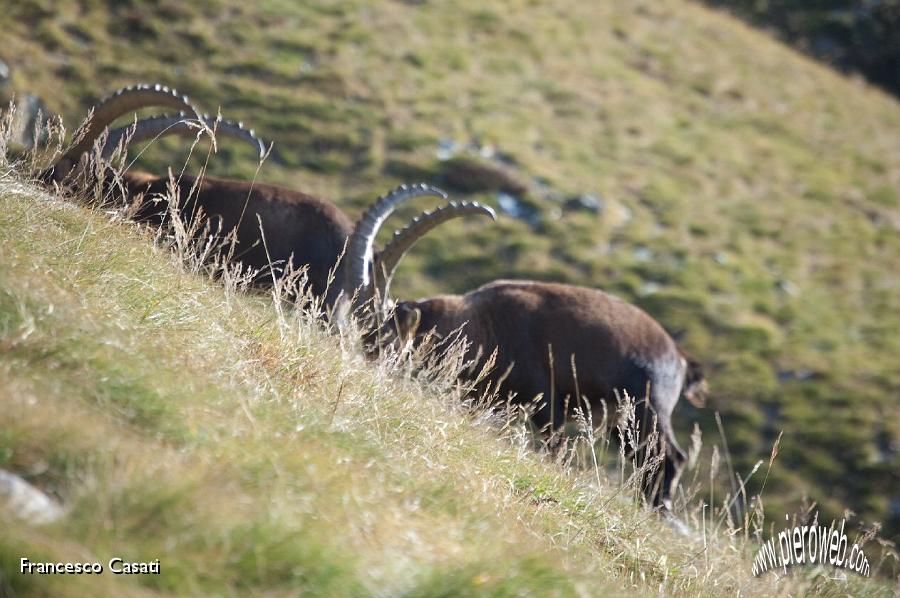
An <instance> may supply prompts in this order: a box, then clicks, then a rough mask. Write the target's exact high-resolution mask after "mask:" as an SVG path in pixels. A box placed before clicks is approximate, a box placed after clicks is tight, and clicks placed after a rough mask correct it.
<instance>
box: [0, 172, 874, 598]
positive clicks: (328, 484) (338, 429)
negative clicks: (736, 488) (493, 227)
mask: <svg viewBox="0 0 900 598" xmlns="http://www.w3.org/2000/svg"><path fill="white" fill-rule="evenodd" d="M0 202H2V205H3V210H2V211H0V348H2V349H0V350H2V360H0V404H2V405H3V406H4V408H3V409H2V410H0V430H2V433H0V466H2V467H3V468H6V469H11V470H13V471H17V472H20V473H22V474H23V475H25V476H26V477H27V478H28V479H29V480H30V481H31V482H32V483H34V484H37V485H38V486H40V487H42V488H44V489H45V490H47V491H50V492H52V493H53V494H54V495H56V496H59V497H61V498H62V499H63V501H64V504H65V505H66V506H67V508H68V510H69V512H68V513H67V514H66V516H65V517H64V518H63V520H62V521H61V522H59V523H56V524H53V525H50V526H45V527H40V528H37V527H33V526H29V525H23V524H21V523H19V522H16V521H14V520H12V519H5V520H4V518H8V517H10V514H9V513H7V512H5V511H4V512H2V513H0V527H2V528H3V529H4V533H3V534H2V537H0V594H2V595H18V594H19V593H22V594H25V593H28V594H29V595H48V596H50V595H52V596H66V595H68V596H84V595H87V593H88V592H90V594H91V595H95V596H105V595H109V596H121V595H143V594H144V592H155V593H161V594H163V595H170V594H171V595H179V596H184V595H213V594H215V595H230V594H241V595H244V594H248V593H250V594H257V593H259V594H261V593H267V595H295V592H297V591H298V590H303V591H305V592H307V593H309V594H322V595H338V594H340V595H352V594H359V595H362V594H370V593H372V592H380V593H386V594H389V595H397V594H404V595H411V596H416V595H450V594H456V593H460V592H462V593H471V592H475V593H480V594H485V595H521V593H520V592H526V593H531V594H533V595H546V594H548V593H555V594H556V595H561V596H565V595H576V594H577V593H582V594H583V593H585V592H586V593H588V594H596V595H608V594H609V593H618V592H619V591H624V592H627V593H629V594H632V593H634V592H640V593H657V592H658V591H659V590H663V591H665V592H666V593H681V592H683V593H685V594H690V595H697V594H700V595H723V594H733V593H735V592H736V591H738V589H740V588H742V589H743V591H744V592H747V593H751V594H757V593H759V594H761V595H772V594H773V593H775V592H777V591H778V590H779V589H780V590H782V591H792V592H799V593H802V592H804V591H811V592H815V593H825V594H826V595H827V594H834V595H838V594H842V593H843V592H844V591H846V590H847V589H848V588H847V587H845V586H844V584H841V583H837V584H835V583H833V582H832V581H830V580H827V579H826V580H823V579H821V578H820V579H819V580H818V581H815V580H812V579H811V578H806V577H805V576H806V575H812V574H814V573H815V571H813V570H802V571H801V572H800V575H799V576H798V577H796V578H794V579H792V580H789V581H788V582H786V583H785V582H784V581H782V582H781V583H780V586H779V585H777V584H776V581H775V576H773V575H771V574H770V575H767V576H765V577H763V578H759V579H754V578H752V577H751V576H750V562H749V560H748V559H747V555H748V554H749V551H750V550H751V549H752V546H746V545H744V544H743V543H742V542H741V541H740V540H739V539H738V540H737V541H736V543H735V544H732V543H731V542H730V541H729V540H728V539H727V538H726V537H724V535H722V534H720V533H716V532H714V531H712V527H713V522H712V521H710V522H709V530H708V532H707V533H705V535H706V539H705V540H704V538H703V537H701V535H699V534H698V536H697V537H696V538H695V539H687V538H684V537H681V536H679V535H677V534H675V533H674V532H673V531H672V530H670V529H668V528H667V527H666V526H665V525H663V524H662V523H661V522H660V521H659V520H658V519H657V518H656V517H654V516H653V515H652V514H651V513H649V512H647V511H644V510H642V509H639V508H635V507H634V506H633V505H632V504H631V502H630V501H629V500H628V499H627V498H626V497H625V495H624V494H622V493H621V492H620V491H619V490H618V488H619V486H618V485H617V484H616V483H613V482H608V481H606V478H605V477H601V478H600V479H599V485H597V484H594V483H593V482H591V480H592V476H591V475H586V476H585V477H584V478H581V477H579V476H578V475H577V474H575V473H571V472H570V473H566V470H565V469H562V468H559V467H556V466H553V465H550V464H546V463H542V462H541V461H540V460H539V459H538V458H537V457H536V455H535V454H534V453H533V452H532V451H530V450H527V449H525V448H524V447H521V446H517V445H516V444H515V443H512V444H511V443H510V442H508V441H507V440H503V439H500V438H498V434H497V432H496V431H494V430H491V429H489V428H488V427H487V426H486V425H485V424H484V423H478V421H476V420H473V418H472V417H469V416H466V415H465V414H464V413H462V412H461V410H460V409H459V407H458V406H459V405H460V400H459V398H458V397H457V396H455V394H454V393H453V392H450V391H448V390H442V389H441V388H440V387H433V388H432V389H431V390H427V389H426V390H422V388H421V387H420V386H418V384H417V383H415V382H414V381H411V380H408V379H407V380H403V379H402V378H397V377H390V376H388V371H389V370H391V368H388V367H386V366H381V367H373V366H368V365H366V364H364V363H363V362H362V361H361V360H360V358H359V357H358V356H357V355H356V354H355V353H354V352H352V351H351V352H347V351H346V350H343V349H342V347H341V343H339V342H338V339H337V338H336V337H333V336H329V335H327V334H324V333H323V332H322V331H320V330H318V329H317V328H316V326H314V325H312V324H311V323H310V321H309V320H307V319H306V318H304V317H303V316H298V315H294V316H286V317H285V319H279V318H278V317H277V315H276V312H275V310H274V309H272V307H271V304H270V302H269V301H268V300H266V299H265V298H260V297H254V296H248V295H235V294H234V293H232V292H227V291H224V290H222V289H221V287H220V286H219V285H216V284H213V283H209V282H207V281H206V280H204V279H203V278H202V277H198V276H194V275H191V274H189V273H186V272H185V271H184V270H183V269H182V268H180V267H179V266H178V265H177V263H176V260H175V259H174V258H173V257H172V256H171V254H169V253H168V252H166V251H163V250H160V249H158V248H155V247H154V246H153V245H152V244H151V243H149V242H148V239H147V238H146V236H145V234H143V233H142V232H140V231H139V230H137V229H135V228H134V227H131V226H128V225H121V224H114V223H110V222H109V221H108V219H107V217H106V216H104V215H102V214H99V213H97V212H90V211H86V210H83V209H80V208H76V207H73V206H71V205H70V204H65V203H61V202H56V201H53V200H51V199H49V198H46V197H42V196H40V195H39V194H38V193H36V192H35V191H34V190H29V189H28V188H23V187H22V186H20V185H17V184H16V183H13V182H12V181H11V180H10V179H8V178H7V179H0ZM698 529H699V526H698ZM738 538H740V536H738ZM705 545H706V548H704V546H705ZM114 555H121V556H124V557H125V558H126V559H131V560H141V559H146V560H150V559H155V558H159V559H160V560H161V562H162V569H163V575H160V576H158V577H157V576H136V577H132V578H128V577H127V576H125V577H116V576H111V575H108V574H107V575H103V576H100V577H96V576H44V577H37V576H35V577H23V576H20V575H18V574H17V570H18V559H19V558H20V557H21V556H28V557H29V558H30V559H31V560H32V561H35V562H37V561H46V560H53V561H57V560H62V561H66V560H69V561H71V560H79V561H81V560H84V561H93V560H100V561H101V562H105V561H106V560H107V559H108V558H110V557H111V556H114ZM850 583H851V584H852V585H851V589H852V591H853V592H855V593H863V594H873V595H874V594H879V593H884V592H887V591H888V590H887V588H886V587H879V586H876V585H867V584H864V583H863V582H862V580H861V578H858V577H856V576H851V578H850Z"/></svg>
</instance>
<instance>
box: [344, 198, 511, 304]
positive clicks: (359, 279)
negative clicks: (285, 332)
mask: <svg viewBox="0 0 900 598" xmlns="http://www.w3.org/2000/svg"><path fill="white" fill-rule="evenodd" d="M421 196H432V197H439V198H441V199H446V198H447V194H446V193H445V192H444V191H442V190H441V189H438V188H437V187H432V186H430V185H426V184H424V183H420V184H417V185H400V186H399V187H397V188H396V189H394V190H393V191H391V192H390V193H387V194H386V195H383V196H382V197H379V198H378V200H376V202H375V203H374V204H373V205H372V206H371V207H370V208H369V209H368V210H366V212H365V213H364V214H363V215H362V217H361V218H360V219H359V222H358V223H357V224H356V227H355V228H354V230H353V234H352V235H351V236H350V241H349V243H348V248H347V256H346V259H347V260H348V264H347V266H346V267H345V270H344V287H343V289H344V292H345V293H346V294H347V296H354V294H355V296H356V298H357V301H358V302H359V303H363V304H364V303H367V302H368V301H371V300H372V299H373V298H376V294H377V299H378V300H380V301H384V300H385V299H386V293H387V290H388V286H389V284H390V280H391V278H392V277H393V274H394V271H395V270H396V268H397V265H398V264H399V263H400V260H401V259H402V258H403V256H404V255H405V254H406V252H407V251H408V250H409V249H410V248H411V247H412V246H413V245H414V244H415V243H416V241H418V240H419V239H420V238H422V237H423V236H424V235H425V234H427V233H428V232H429V231H430V230H432V229H434V228H435V227H437V226H438V225H440V224H442V223H444V222H447V221H448V220H452V219H454V218H460V217H462V216H468V215H473V214H477V215H483V216H488V217H490V218H491V219H492V220H496V214H495V213H494V211H493V210H492V209H490V208H489V207H487V206H483V205H481V204H478V203H468V202H463V203H455V202H450V203H448V204H445V205H444V206H442V207H440V208H438V209H436V210H434V211H432V212H423V213H422V214H420V215H419V216H418V217H416V218H414V219H413V220H412V221H411V222H410V223H409V224H408V225H407V226H406V227H405V228H404V229H403V230H400V231H397V232H396V233H394V238H393V240H392V241H391V242H390V243H389V244H388V246H387V247H385V250H384V252H382V254H381V255H379V257H378V260H377V262H376V261H375V259H374V245H375V236H376V235H377V234H378V231H379V229H380V228H381V225H382V224H383V223H384V221H385V220H386V219H387V217H388V216H390V215H391V213H392V212H393V211H394V210H395V209H396V208H397V207H398V206H399V205H400V204H402V203H404V202H406V201H407V200H409V199H412V198H413V197H421ZM373 262H374V263H373ZM373 270H374V279H373V277H372V276H370V271H373Z"/></svg>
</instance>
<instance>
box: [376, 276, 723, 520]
mask: <svg viewBox="0 0 900 598" xmlns="http://www.w3.org/2000/svg"><path fill="white" fill-rule="evenodd" d="M385 332H389V333H393V334H395V335H397V336H399V337H400V338H401V339H404V340H407V341H412V342H414V343H415V342H419V341H420V340H421V339H422V338H423V337H424V335H426V334H428V333H433V334H435V335H436V336H437V337H438V338H441V337H450V335H452V334H454V333H461V335H463V336H465V337H466V339H467V341H468V342H469V343H470V345H469V348H468V354H467V358H468V359H471V360H475V361H476V363H478V362H479V360H480V362H482V363H483V361H484V358H485V356H486V355H490V354H491V352H492V351H494V349H495V348H496V350H497V361H496V365H495V367H494V368H493V370H492V373H491V374H489V375H488V377H487V378H486V379H485V381H484V384H483V385H482V387H481V389H480V390H483V389H484V388H487V387H489V386H490V387H493V388H498V389H499V396H500V397H501V398H506V397H507V396H508V395H509V393H514V394H515V395H516V400H517V401H521V402H526V401H531V400H533V399H534V397H536V396H537V395H542V396H543V404H542V406H541V407H540V408H539V409H538V410H537V411H536V413H535V414H534V416H533V417H534V422H535V424H536V425H538V426H539V427H545V426H547V424H552V426H553V427H554V429H557V428H559V426H561V425H562V424H563V423H564V418H565V417H566V416H567V415H571V413H572V411H573V409H574V408H575V407H577V406H578V405H579V403H580V401H579V397H578V395H577V393H576V391H577V392H580V394H581V396H582V397H585V398H586V399H587V400H588V401H589V403H590V406H591V410H592V412H593V417H594V421H595V422H597V421H599V419H600V417H601V415H602V411H600V409H601V408H602V406H601V402H603V401H606V402H609V401H612V402H613V405H615V400H616V392H619V393H622V392H627V393H628V395H629V396H630V397H633V398H634V399H635V400H636V402H637V410H636V411H637V413H636V416H637V418H638V419H637V421H638V422H640V421H642V420H643V421H645V422H647V423H645V424H644V429H645V430H646V429H648V428H649V422H652V420H653V419H654V418H655V420H656V426H657V430H658V431H659V435H660V438H661V440H662V443H663V445H664V447H665V456H664V467H663V468H662V473H663V476H662V478H663V479H662V480H654V483H653V484H651V485H650V486H648V495H649V497H650V498H651V499H652V500H653V501H654V502H655V503H656V504H660V503H662V504H669V501H670V499H671V496H672V493H673V491H674V489H675V487H676V485H677V483H678V478H679V476H680V474H681V470H682V467H683V464H684V462H685V454H684V452H683V451H682V450H681V448H680V446H679V444H678V441H677V439H676V438H675V433H674V430H673V429H672V411H673V409H674V408H675V404H676V403H677V402H678V399H679V397H680V396H681V395H682V394H683V395H684V396H685V397H686V398H687V399H688V400H689V401H690V402H691V403H693V404H695V405H698V406H699V405H701V404H702V403H703V396H704V394H705V391H706V382H705V380H704V378H703V375H702V372H701V371H700V369H699V365H698V364H697V363H696V362H695V361H693V360H691V359H690V358H688V357H687V356H686V355H685V353H684V352H683V351H682V350H681V349H680V348H679V347H678V345H677V344H676V343H675V341H674V340H673V339H672V338H671V337H670V336H669V335H668V334H667V333H666V331H665V330H663V328H662V326H660V325H659V324H658V323H657V322H656V320H654V319H653V318H652V317H650V316H649V315H648V314H647V313H645V312H643V311H642V310H640V309H638V308H637V307H635V306H633V305H631V304H629V303H626V302H625V301H622V300H621V299H618V298H616V297H614V296H612V295H609V294H607V293H604V292H603V291H599V290H595V289H589V288H585V287H579V286H572V285H564V284H554V283H545V282H526V281H497V282H493V283H491V284H488V285H485V286H483V287H481V288H479V289H477V290H475V291H472V292H470V293H467V294H466V295H448V296H442V297H436V298H432V299H424V300H420V301H403V302H399V303H398V304H397V305H396V306H395V310H394V317H393V318H392V319H391V320H390V321H389V323H388V324H387V325H386V327H384V328H382V330H381V333H382V335H384V333H385ZM388 340H391V335H390V334H388ZM380 342H381V343H384V342H386V340H385V338H384V336H383V337H382V339H381V341H380ZM551 349H552V351H551ZM551 354H552V361H551V358H550V356H551ZM573 359H574V363H575V366H576V370H577V381H576V378H575V373H574V372H573V371H572V365H571V364H572V360H573ZM479 369H480V367H479V366H478V365H476V366H475V367H474V368H473V371H478V370H479ZM566 406H567V407H568V413H566V411H567V410H566ZM648 406H649V409H647V407H648ZM613 412H614V409H613Z"/></svg>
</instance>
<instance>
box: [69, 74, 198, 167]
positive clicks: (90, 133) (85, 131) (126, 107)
mask: <svg viewBox="0 0 900 598" xmlns="http://www.w3.org/2000/svg"><path fill="white" fill-rule="evenodd" d="M148 106H162V107H166V108H174V109H175V110H178V111H183V112H188V113H193V114H196V115H197V118H202V116H203V115H202V114H201V113H200V111H199V110H197V108H196V107H194V105H193V104H191V101H190V100H189V99H188V97H187V96H185V95H181V94H179V93H178V92H177V91H176V90H174V89H170V88H168V87H166V86H165V85H159V84H157V85H145V84H140V85H131V86H129V87H123V88H122V89H119V90H117V91H116V92H115V93H113V94H112V95H110V96H108V97H106V98H105V99H103V100H101V101H100V102H99V103H98V104H96V105H94V107H93V109H92V112H91V115H90V116H89V117H88V119H87V121H86V122H85V123H84V124H82V125H81V127H79V128H78V130H77V131H76V132H75V135H74V138H75V139H76V141H75V143H74V144H73V145H72V146H71V147H70V148H69V149H68V150H66V153H64V154H63V155H62V157H60V158H59V160H57V161H56V164H54V165H53V168H55V167H57V166H64V167H66V166H70V165H71V164H74V163H75V162H77V161H78V159H79V158H80V157H81V154H83V153H85V152H86V151H88V150H89V149H90V148H91V146H92V145H93V144H94V141H96V140H97V138H98V137H100V135H101V134H102V133H103V131H104V130H106V128H107V127H108V126H109V124H110V123H111V122H113V121H114V120H116V119H117V118H119V117H120V116H122V115H123V114H127V113H129V112H134V111H136V110H140V109H141V108H146V107H148Z"/></svg>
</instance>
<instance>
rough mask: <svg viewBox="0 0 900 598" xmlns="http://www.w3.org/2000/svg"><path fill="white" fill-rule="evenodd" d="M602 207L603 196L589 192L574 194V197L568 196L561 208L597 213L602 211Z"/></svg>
mask: <svg viewBox="0 0 900 598" xmlns="http://www.w3.org/2000/svg"><path fill="white" fill-rule="evenodd" d="M603 207H604V201H603V198H601V197H598V196H596V195H593V194H591V193H583V194H581V195H576V196H575V197H570V198H569V199H567V200H566V201H565V203H564V204H563V208H565V209H566V210H569V211H574V210H580V211H585V212H591V213H592V214H599V213H600V212H602V211H603Z"/></svg>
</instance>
